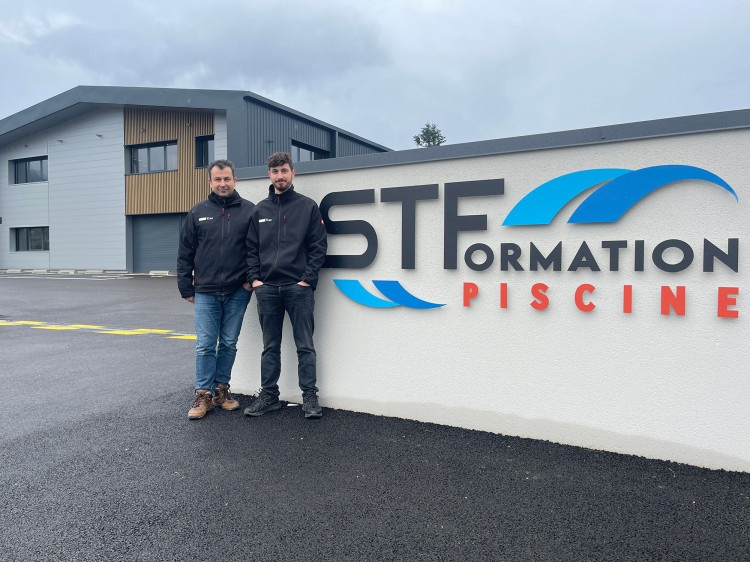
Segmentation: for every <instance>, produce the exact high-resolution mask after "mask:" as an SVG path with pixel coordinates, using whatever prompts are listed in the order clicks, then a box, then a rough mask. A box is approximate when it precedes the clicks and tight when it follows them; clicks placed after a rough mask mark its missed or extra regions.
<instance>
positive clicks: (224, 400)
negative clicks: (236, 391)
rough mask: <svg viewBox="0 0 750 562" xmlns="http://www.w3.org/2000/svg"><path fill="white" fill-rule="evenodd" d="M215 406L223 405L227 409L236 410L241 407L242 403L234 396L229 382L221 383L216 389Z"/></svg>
mask: <svg viewBox="0 0 750 562" xmlns="http://www.w3.org/2000/svg"><path fill="white" fill-rule="evenodd" d="M214 406H221V407H222V408H224V409H225V410H236V409H237V408H239V407H240V403H239V402H237V400H235V399H234V398H232V395H231V394H230V393H229V385H228V384H220V385H219V386H217V387H216V388H215V389H214Z"/></svg>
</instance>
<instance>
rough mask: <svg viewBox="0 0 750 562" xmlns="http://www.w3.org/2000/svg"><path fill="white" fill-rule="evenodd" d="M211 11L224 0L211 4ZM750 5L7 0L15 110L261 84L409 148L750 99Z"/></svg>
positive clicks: (320, 114) (536, 0)
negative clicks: (419, 137)
mask: <svg viewBox="0 0 750 562" xmlns="http://www.w3.org/2000/svg"><path fill="white" fill-rule="evenodd" d="M206 6H211V8H210V9H209V8H207V7H206ZM749 23H750V1H748V0H705V1H697V0H681V1H676V0H662V1H660V0H650V1H641V0H620V1H614V0H576V1H567V0H559V1H553V0H517V1H509V0H495V1H474V0H464V1H461V2H459V1H447V0H445V1H442V0H411V1H408V2H406V1H405V2H398V1H395V0H393V1H380V2H379V1H377V0H374V1H370V2H365V1H363V2H355V1H351V0H349V1H343V0H316V1H315V2H309V1H268V0H264V1H256V0H245V1H236V0H235V1H213V2H205V1H200V2H197V1H194V0H179V1H177V0H175V1H173V0H160V1H156V0H148V1H147V0H143V1H141V0H121V1H119V2H113V3H111V4H110V3H109V2H102V1H101V0H96V1H88V0H66V1H65V2H60V1H59V0H50V1H46V0H27V1H24V2H11V1H10V0H0V64H1V65H2V68H4V69H5V71H4V72H5V80H4V84H3V87H2V89H1V90H0V118H1V117H6V116H8V115H11V114H13V113H15V112H17V111H20V110H22V109H24V108H26V107H28V106H30V105H33V104H35V103H38V102H40V101H43V100H45V99H47V98H50V97H52V96H54V95H56V94H59V93H61V92H63V91H65V90H68V89H70V88H73V87H75V86H77V85H105V86H150V87H175V88H207V89H226V90H250V91H252V92H255V93H257V94H260V95H262V96H266V97H268V98H271V99H272V100H274V101H276V102H279V103H281V104H284V105H287V106H289V107H292V108H294V109H296V110H299V111H302V112H303V113H307V114H309V115H312V116H313V117H316V118H318V119H321V120H323V121H326V122H329V123H331V124H333V125H336V126H338V127H341V128H343V129H346V130H348V131H350V132H353V133H356V134H358V135H360V136H363V137H365V138H368V139H370V140H373V141H376V142H379V143H381V144H384V145H386V146H389V147H391V148H394V149H404V148H415V145H414V142H413V139H412V137H413V136H414V135H415V134H417V133H419V131H420V129H421V127H422V126H423V125H424V124H425V123H426V122H428V121H429V122H433V123H435V124H437V126H438V127H439V128H440V129H441V131H442V133H443V135H444V136H445V137H447V142H448V143H449V144H453V143H460V142H469V141H475V140H484V139H493V138H504V137H512V136H519V135H525V134H532V133H544V132H551V131H561V130H568V129H579V128H584V127H591V126H597V125H608V124H613V123H625V122H632V121H644V120H649V119H658V118H662V117H674V116H681V115H693V114H698V113H710V112H714V111H725V110H732V109H746V108H750V56H748V53H750V31H748V24H749Z"/></svg>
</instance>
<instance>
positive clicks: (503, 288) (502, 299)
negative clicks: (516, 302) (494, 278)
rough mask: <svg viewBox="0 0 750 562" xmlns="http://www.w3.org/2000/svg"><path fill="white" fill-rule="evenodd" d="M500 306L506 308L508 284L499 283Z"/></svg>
mask: <svg viewBox="0 0 750 562" xmlns="http://www.w3.org/2000/svg"><path fill="white" fill-rule="evenodd" d="M500 308H508V284H507V283H500Z"/></svg>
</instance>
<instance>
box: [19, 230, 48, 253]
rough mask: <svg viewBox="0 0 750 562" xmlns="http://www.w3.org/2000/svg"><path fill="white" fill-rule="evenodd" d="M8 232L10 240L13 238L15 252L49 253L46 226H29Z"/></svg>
mask: <svg viewBox="0 0 750 562" xmlns="http://www.w3.org/2000/svg"><path fill="white" fill-rule="evenodd" d="M10 230H11V240H13V238H12V237H13V236H15V242H16V252H33V251H44V252H46V251H49V227H48V226H30V227H25V228H11V229H10Z"/></svg>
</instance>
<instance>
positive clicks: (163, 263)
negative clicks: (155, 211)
mask: <svg viewBox="0 0 750 562" xmlns="http://www.w3.org/2000/svg"><path fill="white" fill-rule="evenodd" d="M185 216H186V214H185V213H174V214H168V215H135V216H133V271H134V272H135V273H148V272H149V271H170V272H172V273H174V272H175V268H176V266H177V248H178V246H179V237H180V228H181V226H182V221H183V220H184V219H185Z"/></svg>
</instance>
